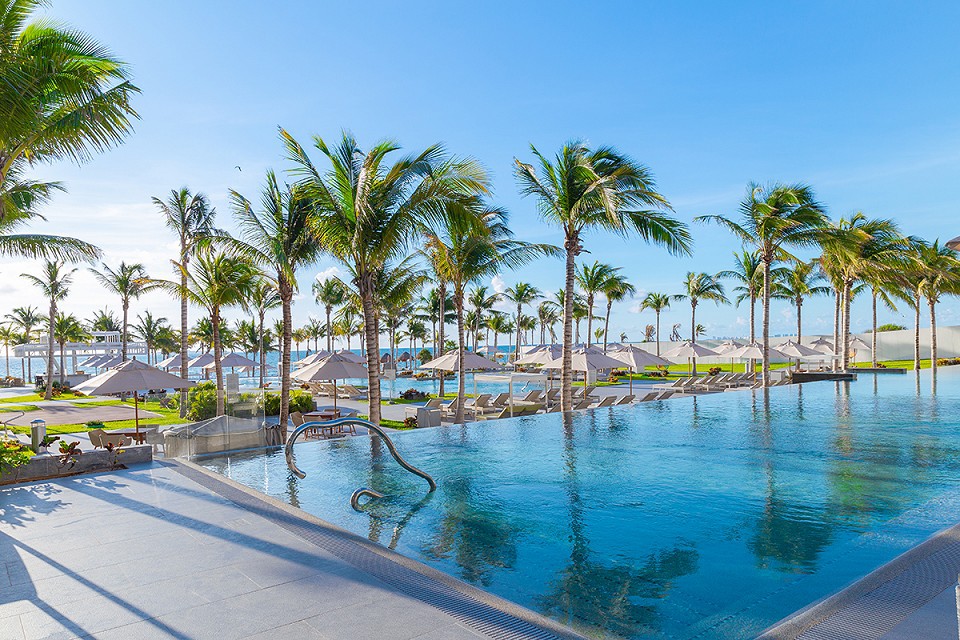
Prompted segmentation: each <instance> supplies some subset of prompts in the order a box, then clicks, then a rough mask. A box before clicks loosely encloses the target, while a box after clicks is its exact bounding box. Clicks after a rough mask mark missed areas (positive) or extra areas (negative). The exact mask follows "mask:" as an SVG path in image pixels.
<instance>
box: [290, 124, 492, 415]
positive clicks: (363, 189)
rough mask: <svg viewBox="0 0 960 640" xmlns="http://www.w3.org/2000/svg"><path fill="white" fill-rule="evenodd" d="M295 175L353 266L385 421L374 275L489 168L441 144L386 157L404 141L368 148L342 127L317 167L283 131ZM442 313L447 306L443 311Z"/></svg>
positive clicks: (375, 402) (339, 253) (373, 405)
mask: <svg viewBox="0 0 960 640" xmlns="http://www.w3.org/2000/svg"><path fill="white" fill-rule="evenodd" d="M281 136H282V137H283V139H284V141H285V145H286V150H287V156H288V158H289V159H290V160H291V161H292V162H293V164H294V169H293V173H294V175H296V176H298V177H299V178H300V179H301V184H302V185H303V186H304V187H305V188H306V189H307V190H308V191H309V193H310V195H311V197H312V201H313V202H314V204H315V208H316V216H315V220H314V227H315V228H316V230H317V233H318V234H319V236H320V238H321V240H322V243H323V244H324V246H325V248H326V250H327V251H328V252H330V254H331V255H332V256H333V257H334V258H336V259H337V260H339V261H340V262H341V263H343V264H344V265H346V266H348V267H349V268H350V269H351V271H352V273H353V274H354V282H353V285H354V286H355V287H356V289H357V292H358V293H359V296H360V302H361V305H362V310H363V318H364V332H365V335H364V338H365V342H366V344H365V348H366V356H367V382H368V385H369V389H368V392H367V393H368V397H369V401H370V420H371V421H372V422H374V423H379V422H380V349H379V346H380V345H379V334H380V327H379V324H378V321H377V314H376V300H375V298H376V290H375V289H374V287H373V285H374V276H375V274H376V273H377V271H378V270H381V269H383V268H384V267H385V266H386V265H387V264H388V263H389V262H390V261H391V260H395V259H396V258H398V257H399V256H400V255H401V254H402V253H403V252H404V250H405V249H407V248H408V247H410V246H411V244H412V243H413V242H415V241H416V240H417V239H418V234H417V230H418V229H419V228H422V227H424V226H429V225H430V223H434V222H438V221H439V220H440V219H441V218H442V216H443V215H444V213H445V209H446V207H445V204H446V203H447V202H449V201H451V200H456V199H459V198H461V197H462V196H463V194H464V193H465V192H467V193H475V194H478V195H481V194H486V193H487V192H488V185H487V174H486V172H485V171H483V170H482V169H481V168H480V167H479V165H478V164H477V163H475V162H473V161H468V160H455V159H451V158H450V157H449V156H448V155H447V154H446V153H445V152H444V150H443V148H442V147H440V146H439V145H433V146H430V147H428V148H427V149H425V150H424V151H422V152H420V153H417V154H414V155H411V156H408V157H405V158H401V159H400V160H398V161H396V162H394V163H393V164H388V162H389V159H390V158H391V157H392V154H393V153H394V152H395V151H397V150H398V149H399V147H398V146H397V145H396V144H395V143H393V142H389V141H385V142H380V143H378V144H376V145H374V146H373V147H372V148H371V149H370V150H369V151H366V152H365V151H363V150H362V149H361V147H360V146H359V144H358V143H357V141H356V140H355V139H354V138H353V137H352V136H351V135H349V134H347V133H344V134H343V136H342V137H341V140H340V142H339V144H338V145H337V146H336V147H332V148H331V147H330V146H328V145H327V143H326V142H325V141H324V140H323V139H322V138H320V137H315V138H314V140H313V141H314V146H315V147H316V148H317V150H318V151H319V152H320V153H321V154H322V155H323V156H324V157H325V159H326V161H327V162H328V163H329V169H328V170H327V171H321V170H320V169H319V168H317V167H316V166H315V165H314V164H313V162H312V161H311V159H310V157H309V156H308V154H307V152H306V151H305V150H304V149H303V148H302V147H301V146H300V144H299V143H297V141H296V140H294V138H293V137H291V136H290V135H289V134H288V133H287V132H286V131H281ZM441 317H442V314H441Z"/></svg>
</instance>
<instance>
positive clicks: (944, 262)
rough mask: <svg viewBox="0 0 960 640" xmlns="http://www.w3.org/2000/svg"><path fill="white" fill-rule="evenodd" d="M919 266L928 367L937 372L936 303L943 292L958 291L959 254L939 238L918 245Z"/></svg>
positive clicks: (959, 282) (959, 285)
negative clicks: (926, 322) (925, 314)
mask: <svg viewBox="0 0 960 640" xmlns="http://www.w3.org/2000/svg"><path fill="white" fill-rule="evenodd" d="M918 257H919V265H918V266H919V268H920V270H921V273H922V274H923V280H922V281H921V285H920V290H921V291H922V292H923V296H924V297H925V298H926V299H927V307H928V308H929V309H930V367H931V368H932V369H933V372H934V373H936V372H937V303H938V302H939V301H940V297H941V296H942V295H943V294H945V293H958V292H960V256H958V255H957V252H956V251H954V250H953V249H950V248H947V247H946V246H943V245H941V244H940V241H939V240H935V241H933V243H931V244H929V245H926V246H923V247H920V252H919V256H918Z"/></svg>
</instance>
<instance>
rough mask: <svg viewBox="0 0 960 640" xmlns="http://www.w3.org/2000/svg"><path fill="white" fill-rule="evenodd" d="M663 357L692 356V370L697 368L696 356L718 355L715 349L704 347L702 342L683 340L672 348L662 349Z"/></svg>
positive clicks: (679, 357)
mask: <svg viewBox="0 0 960 640" xmlns="http://www.w3.org/2000/svg"><path fill="white" fill-rule="evenodd" d="M660 355H662V356H663V357H664V358H670V359H672V360H677V359H681V360H682V359H685V358H692V359H693V370H694V371H696V369H697V358H706V357H709V356H717V355H720V354H719V353H718V352H717V351H714V350H713V349H711V348H709V347H705V346H703V345H702V344H699V343H696V342H690V341H689V340H685V341H684V342H681V343H680V344H678V345H677V346H675V347H673V348H672V349H668V350H667V351H664V352H663V353H662V354H660Z"/></svg>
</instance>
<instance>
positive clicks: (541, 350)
mask: <svg viewBox="0 0 960 640" xmlns="http://www.w3.org/2000/svg"><path fill="white" fill-rule="evenodd" d="M562 354H563V347H561V346H558V345H546V346H540V347H536V348H534V349H531V350H530V351H528V352H527V353H525V354H524V355H523V356H521V357H520V358H518V359H517V360H514V361H513V364H546V363H548V362H552V361H553V360H556V359H557V358H559V357H560V356H561V355H562Z"/></svg>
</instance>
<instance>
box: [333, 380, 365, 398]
mask: <svg viewBox="0 0 960 640" xmlns="http://www.w3.org/2000/svg"><path fill="white" fill-rule="evenodd" d="M337 397H338V398H343V399H344V400H361V399H363V398H366V397H367V394H366V393H364V392H363V391H360V389H357V388H356V387H355V386H353V385H352V384H345V385H342V386H341V387H340V389H339V390H338V391H337Z"/></svg>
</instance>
